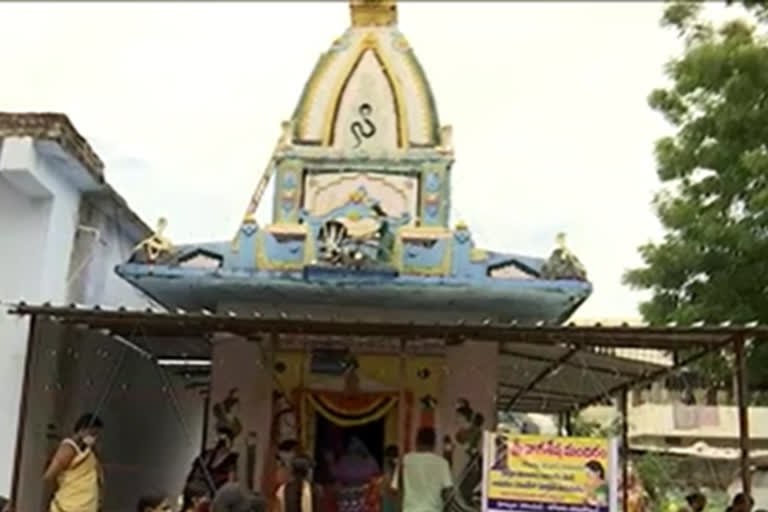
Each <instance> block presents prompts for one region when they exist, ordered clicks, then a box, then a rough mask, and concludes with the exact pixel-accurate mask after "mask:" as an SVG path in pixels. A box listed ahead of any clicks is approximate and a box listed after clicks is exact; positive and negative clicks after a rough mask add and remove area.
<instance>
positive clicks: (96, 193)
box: [0, 138, 204, 512]
mask: <svg viewBox="0 0 768 512" xmlns="http://www.w3.org/2000/svg"><path fill="white" fill-rule="evenodd" d="M149 234H150V232H149V229H148V228H147V227H146V225H145V224H144V223H143V222H142V221H141V220H140V219H139V218H138V217H137V216H136V215H135V214H134V213H133V212H132V211H131V210H130V209H129V208H128V207H127V205H125V203H124V202H123V201H122V199H121V198H120V197H119V196H117V194H116V193H115V192H114V191H113V190H112V189H111V188H110V187H109V186H108V185H105V184H103V183H98V182H97V181H96V180H95V179H93V178H92V176H91V175H90V174H89V173H88V172H87V171H86V169H84V168H83V167H82V166H81V165H80V164H79V162H77V161H75V160H74V159H73V158H72V157H71V155H68V154H64V153H63V151H62V150H61V148H60V147H59V146H58V145H56V144H54V143H52V142H45V141H34V140H32V139H30V138H6V139H0V301H2V302H3V303H4V304H3V305H2V306H0V376H1V377H0V378H1V379H2V381H0V386H2V388H3V393H0V412H2V413H3V417H4V421H3V422H0V495H6V496H7V495H10V494H11V490H12V486H13V481H12V479H13V472H14V469H15V463H16V461H15V459H16V448H17V427H18V425H19V412H20V402H21V390H22V385H23V379H24V367H25V364H26V359H27V344H28V340H29V319H28V318H26V317H18V316H15V315H9V314H7V312H6V309H7V307H8V305H9V304H10V303H16V302H18V301H21V300H24V301H26V302H28V303H44V302H51V303H53V304H65V303H77V304H90V305H94V304H100V305H102V306H106V307H109V306H113V307H116V306H125V307H127V308H140V309H144V308H146V307H148V306H151V305H152V304H151V301H150V300H149V299H148V298H147V297H146V296H144V295H143V294H142V293H141V292H139V291H138V290H136V289H135V288H133V287H132V286H130V285H129V284H128V283H126V282H125V281H123V280H122V279H120V278H119V277H118V276H117V275H116V274H115V272H114V267H115V266H116V265H117V264H119V263H122V262H124V261H126V260H127V259H128V258H129V256H130V254H131V252H132V250H133V248H134V247H135V246H136V245H137V243H138V242H139V241H140V240H142V239H144V238H146V237H147V236H148V235H149ZM35 340H36V342H35V349H34V350H33V351H32V352H31V353H30V355H29V357H30V361H31V374H30V375H31V380H30V385H29V388H28V389H27V394H26V397H27V398H26V400H27V403H28V405H29V407H28V409H27V413H26V415H25V421H24V423H23V424H24V432H23V437H22V446H23V449H22V451H21V460H20V467H19V475H20V480H19V487H18V489H17V490H18V495H17V499H18V502H17V503H16V505H17V508H18V509H20V510H41V508H42V507H44V503H42V500H43V492H42V488H41V478H40V476H41V474H42V471H43V469H44V467H45V464H46V463H47V461H48V459H49V457H50V455H51V453H52V451H53V450H54V449H55V446H56V444H57V443H58V440H59V439H60V438H61V437H63V436H66V435H69V433H70V430H71V427H72V423H73V422H74V421H75V419H76V418H77V417H78V416H79V415H80V414H81V413H83V412H86V411H93V412H96V413H97V414H99V415H100V416H101V417H102V418H103V419H104V421H105V423H106V424H107V431H106V432H105V435H104V439H103V441H102V443H101V444H102V446H101V450H102V459H103V460H102V462H103V463H104V467H105V472H106V476H107V480H108V485H107V488H108V492H107V496H106V502H105V507H107V508H108V509H109V510H113V511H117V512H122V511H123V510H125V511H128V510H133V507H134V506H135V498H136V494H137V492H138V493H141V492H151V491H163V492H168V493H172V494H175V493H176V492H179V491H180V490H181V486H182V485H183V480H184V477H185V476H186V472H187V471H188V469H189V467H190V463H191V461H192V459H193V458H194V456H195V455H197V453H198V452H199V449H200V440H201V438H202V423H203V422H202V416H203V412H204V411H203V398H202V397H201V396H200V395H199V393H198V392H197V391H195V390H193V389H187V388H186V386H185V384H186V381H185V380H184V379H182V378H181V377H177V376H174V375H167V376H163V375H162V374H161V373H160V372H159V370H158V367H157V366H156V365H155V363H154V362H153V361H151V360H148V359H145V358H143V357H141V356H139V355H137V354H136V353H133V352H132V351H130V350H127V349H126V348H125V347H124V346H122V345H120V344H119V343H117V342H116V341H115V340H114V339H112V338H110V337H108V336H104V335H103V334H99V333H93V332H84V331H78V330H77V329H65V328H63V327H61V326H58V325H56V324H52V323H51V322H50V321H45V320H40V321H39V322H38V323H37V325H36V329H35ZM171 349H172V347H170V346H169V350H171ZM118 363H119V364H118ZM114 368H119V370H120V371H119V372H118V373H117V374H116V373H115V372H114V371H113V369H114ZM166 379H167V380H166ZM171 389H173V390H174V392H173V393H171ZM105 390H108V391H109V392H105ZM172 394H173V395H175V396H173V397H172V396H171V395H172ZM174 403H175V404H176V405H174Z"/></svg>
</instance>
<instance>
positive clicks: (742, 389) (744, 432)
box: [733, 336, 752, 496]
mask: <svg viewBox="0 0 768 512" xmlns="http://www.w3.org/2000/svg"><path fill="white" fill-rule="evenodd" d="M733 352H734V355H735V356H736V357H735V359H736V382H737V386H736V399H737V404H738V408H739V448H740V449H741V460H740V462H741V490H742V492H743V493H744V494H745V495H747V496H751V495H752V478H751V475H750V471H749V398H748V393H749V389H748V385H747V362H746V358H745V357H744V337H743V336H739V338H738V339H737V340H736V341H735V342H734V343H733Z"/></svg>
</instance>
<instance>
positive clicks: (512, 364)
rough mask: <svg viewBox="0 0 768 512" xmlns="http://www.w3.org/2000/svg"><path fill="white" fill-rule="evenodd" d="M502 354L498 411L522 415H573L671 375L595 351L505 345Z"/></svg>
mask: <svg viewBox="0 0 768 512" xmlns="http://www.w3.org/2000/svg"><path fill="white" fill-rule="evenodd" d="M499 352H500V361H499V393H498V396H499V399H498V406H499V408H500V409H509V410H515V411H519V412H534V413H542V414H556V413H562V412H567V411H573V410H576V409H580V408H582V407H584V406H586V405H589V404H592V403H595V402H599V401H601V400H607V399H610V398H613V395H615V393H616V392H617V390H620V389H623V388H625V387H626V388H629V387H632V386H633V385H635V384H637V383H639V382H641V381H643V380H646V379H648V378H649V377H651V376H652V375H655V374H657V373H664V372H666V371H668V370H669V367H668V366H662V365H658V364H653V363H647V362H643V361H636V360H633V359H626V358H622V357H616V356H613V355H607V354H601V353H597V352H595V351H594V349H592V348H591V347H584V348H579V347H569V346H567V345H533V344H528V343H503V344H502V345H501V347H500V351H499Z"/></svg>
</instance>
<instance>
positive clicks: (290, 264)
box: [254, 231, 306, 271]
mask: <svg viewBox="0 0 768 512" xmlns="http://www.w3.org/2000/svg"><path fill="white" fill-rule="evenodd" d="M265 234H266V231H259V232H258V234H257V235H256V240H255V241H254V243H255V244H256V250H255V251H254V252H255V253H256V265H257V266H258V268H259V269H260V270H277V271H288V270H301V269H302V268H303V267H304V262H303V261H272V260H271V259H269V257H268V256H267V254H266V251H265V250H264V236H265ZM270 234H272V233H270ZM305 246H306V244H305Z"/></svg>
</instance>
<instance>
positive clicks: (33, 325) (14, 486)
mask: <svg viewBox="0 0 768 512" xmlns="http://www.w3.org/2000/svg"><path fill="white" fill-rule="evenodd" d="M37 328H38V319H37V316H36V315H32V317H31V318H30V320H29V335H28V337H27V353H26V354H25V355H24V380H23V381H22V384H21V404H19V421H18V424H17V427H16V428H17V431H16V456H15V457H14V460H13V477H12V478H13V481H12V482H11V503H12V504H13V507H14V508H16V504H17V503H18V501H19V488H20V486H21V469H22V465H23V457H24V431H25V430H26V429H27V412H28V409H29V393H30V390H29V388H30V387H31V383H32V373H33V364H34V363H33V361H34V358H35V351H36V350H37V344H38V343H37V341H38V340H37Z"/></svg>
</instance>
